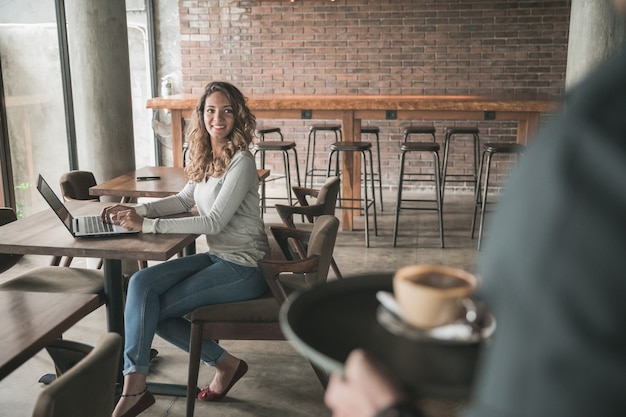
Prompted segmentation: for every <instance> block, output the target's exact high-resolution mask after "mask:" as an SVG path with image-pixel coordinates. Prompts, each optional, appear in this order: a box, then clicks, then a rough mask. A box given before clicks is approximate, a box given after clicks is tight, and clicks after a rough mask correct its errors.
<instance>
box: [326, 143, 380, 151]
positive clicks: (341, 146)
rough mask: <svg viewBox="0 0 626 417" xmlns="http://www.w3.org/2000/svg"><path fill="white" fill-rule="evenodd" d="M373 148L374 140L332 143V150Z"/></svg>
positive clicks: (364, 149)
mask: <svg viewBox="0 0 626 417" xmlns="http://www.w3.org/2000/svg"><path fill="white" fill-rule="evenodd" d="M369 149H372V142H335V143H333V144H331V145H330V150H331V151H353V152H361V151H367V150H369Z"/></svg>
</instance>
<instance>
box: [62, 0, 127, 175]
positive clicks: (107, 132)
mask: <svg viewBox="0 0 626 417" xmlns="http://www.w3.org/2000/svg"><path fill="white" fill-rule="evenodd" d="M65 9H66V10H65V13H66V18H67V26H68V27H67V30H68V43H69V55H70V70H71V73H72V89H73V94H74V96H73V99H74V114H75V118H76V142H77V148H78V149H77V154H78V164H79V168H80V169H83V170H88V171H92V172H93V173H94V175H95V177H96V180H97V181H99V182H103V181H106V180H108V179H111V178H113V177H115V176H117V175H120V174H123V173H125V172H128V171H130V170H133V169H135V146H134V138H133V110H132V97H131V90H130V64H129V58H128V34H127V28H126V5H125V1H124V0H89V1H85V0H65Z"/></svg>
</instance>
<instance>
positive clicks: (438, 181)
mask: <svg viewBox="0 0 626 417" xmlns="http://www.w3.org/2000/svg"><path fill="white" fill-rule="evenodd" d="M433 158H434V165H435V193H436V194H437V196H436V197H437V216H438V219H439V239H440V240H441V248H443V247H444V243H443V191H442V190H441V178H440V177H441V174H440V173H441V171H440V167H439V153H437V152H433Z"/></svg>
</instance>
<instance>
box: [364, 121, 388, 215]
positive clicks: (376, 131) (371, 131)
mask: <svg viewBox="0 0 626 417" xmlns="http://www.w3.org/2000/svg"><path fill="white" fill-rule="evenodd" d="M363 135H374V137H375V138H376V161H377V164H378V171H376V172H374V179H375V180H376V181H377V182H378V196H379V197H380V198H379V199H378V202H379V207H380V211H383V177H382V173H383V171H382V170H381V167H380V128H379V127H378V126H363V127H361V137H363Z"/></svg>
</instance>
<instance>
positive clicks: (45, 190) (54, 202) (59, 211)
mask: <svg viewBox="0 0 626 417" xmlns="http://www.w3.org/2000/svg"><path fill="white" fill-rule="evenodd" d="M37 189H38V190H39V192H40V193H41V195H42V197H43V198H44V199H45V200H46V201H47V202H48V205H50V207H51V208H52V210H54V212H55V213H56V215H57V216H59V219H61V221H62V222H63V224H64V225H65V227H67V230H69V231H70V233H73V230H72V227H73V226H72V221H73V217H72V215H71V214H70V212H69V211H67V209H66V208H65V206H64V205H63V203H62V202H61V200H59V197H57V195H56V194H55V193H54V191H53V190H52V188H50V186H49V185H48V183H47V182H46V180H44V179H43V177H42V176H41V174H40V175H39V180H38V181H37Z"/></svg>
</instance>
